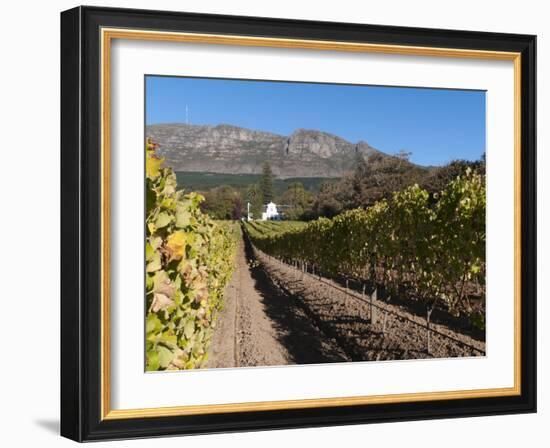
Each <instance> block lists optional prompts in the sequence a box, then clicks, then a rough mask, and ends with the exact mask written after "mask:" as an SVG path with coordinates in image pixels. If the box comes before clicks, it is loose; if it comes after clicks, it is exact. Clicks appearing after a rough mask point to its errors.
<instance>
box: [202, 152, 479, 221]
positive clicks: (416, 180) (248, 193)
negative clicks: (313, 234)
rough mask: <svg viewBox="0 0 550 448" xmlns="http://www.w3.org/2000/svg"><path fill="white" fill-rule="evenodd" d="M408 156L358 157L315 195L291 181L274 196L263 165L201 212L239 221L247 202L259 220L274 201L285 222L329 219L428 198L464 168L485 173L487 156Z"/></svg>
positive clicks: (213, 193)
mask: <svg viewBox="0 0 550 448" xmlns="http://www.w3.org/2000/svg"><path fill="white" fill-rule="evenodd" d="M410 155H411V154H410V153H407V152H404V151H401V152H400V153H398V154H397V155H395V156H388V155H382V154H371V155H370V156H368V157H367V158H363V157H359V156H358V158H357V161H356V163H355V168H354V169H353V171H351V172H349V173H348V174H346V175H345V176H343V177H342V178H339V179H334V180H328V181H326V182H323V183H322V184H321V186H320V188H319V190H318V191H311V190H308V189H306V188H305V187H304V185H303V184H302V183H301V182H293V183H291V184H289V185H288V187H287V189H286V190H285V191H283V192H281V193H279V194H276V193H275V189H274V179H275V176H274V174H273V172H272V170H271V166H270V164H269V162H265V163H264V165H263V169H262V176H261V178H260V180H259V181H258V182H257V183H252V184H250V185H248V187H247V188H245V189H237V188H234V187H231V186H229V185H222V186H219V187H216V188H213V189H211V190H209V191H205V192H203V194H204V196H205V198H206V199H205V201H204V203H203V204H202V209H203V211H204V212H206V213H209V214H210V215H211V216H212V217H214V218H215V219H241V218H242V217H245V216H246V215H247V204H250V212H251V214H252V217H253V218H254V219H257V218H259V217H260V216H261V212H262V209H263V206H264V205H265V204H267V203H268V202H270V201H274V202H275V203H276V204H277V205H278V206H280V209H281V210H283V212H284V217H285V219H289V220H302V221H310V220H314V219H317V218H320V217H327V218H331V217H334V216H336V215H339V214H340V213H343V212H345V211H347V210H353V209H356V208H363V209H366V208H368V207H370V206H372V205H373V204H375V203H376V202H377V201H380V200H382V199H389V198H391V196H392V193H393V192H395V191H401V190H404V189H405V188H407V187H410V186H412V185H419V186H420V187H421V188H422V189H424V190H426V191H427V192H428V194H429V197H430V200H432V201H433V198H434V196H436V195H437V193H438V192H440V191H442V190H443V189H444V188H445V186H446V185H447V184H448V183H449V182H451V181H452V180H453V179H455V178H456V177H457V176H460V175H463V174H464V173H465V172H466V171H467V170H468V169H469V170H470V171H472V172H475V173H477V174H480V175H485V156H484V155H483V156H482V157H481V158H480V159H479V160H477V161H467V160H454V161H451V162H450V163H448V164H446V165H443V166H439V167H422V166H418V165H415V164H413V163H411V162H410V160H409V158H410Z"/></svg>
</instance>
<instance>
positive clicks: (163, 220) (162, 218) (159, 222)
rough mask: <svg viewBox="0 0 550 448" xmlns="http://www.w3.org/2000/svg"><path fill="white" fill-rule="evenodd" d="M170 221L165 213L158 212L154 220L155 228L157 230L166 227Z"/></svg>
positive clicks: (170, 218) (169, 217)
mask: <svg viewBox="0 0 550 448" xmlns="http://www.w3.org/2000/svg"><path fill="white" fill-rule="evenodd" d="M171 221H172V217H171V216H170V215H169V214H168V213H166V212H160V213H159V214H158V216H157V219H156V220H155V226H156V228H157V229H162V228H163V227H166V226H167V225H168V224H170V222H171Z"/></svg>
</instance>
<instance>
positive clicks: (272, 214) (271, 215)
mask: <svg viewBox="0 0 550 448" xmlns="http://www.w3.org/2000/svg"><path fill="white" fill-rule="evenodd" d="M271 219H275V220H278V219H281V216H280V215H279V212H278V211H277V205H276V204H275V203H274V202H270V203H269V204H267V205H266V206H265V212H262V221H267V220H271Z"/></svg>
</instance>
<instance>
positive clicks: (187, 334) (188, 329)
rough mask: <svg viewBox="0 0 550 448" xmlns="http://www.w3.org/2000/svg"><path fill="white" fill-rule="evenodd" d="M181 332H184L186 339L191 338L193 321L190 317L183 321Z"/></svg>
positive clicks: (193, 327)
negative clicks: (183, 325)
mask: <svg viewBox="0 0 550 448" xmlns="http://www.w3.org/2000/svg"><path fill="white" fill-rule="evenodd" d="M183 333H184V334H185V337H186V338H187V339H191V336H193V333H195V322H194V321H193V320H192V319H189V320H188V321H187V322H186V323H185V327H184V328H183Z"/></svg>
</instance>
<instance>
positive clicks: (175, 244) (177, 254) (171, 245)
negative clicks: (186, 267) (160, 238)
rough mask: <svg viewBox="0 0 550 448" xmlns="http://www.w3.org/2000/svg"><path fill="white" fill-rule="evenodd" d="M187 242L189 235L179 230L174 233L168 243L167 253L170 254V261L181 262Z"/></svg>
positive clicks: (166, 246)
mask: <svg viewBox="0 0 550 448" xmlns="http://www.w3.org/2000/svg"><path fill="white" fill-rule="evenodd" d="M186 242H187V234H186V233H185V232H182V231H181V230H178V231H176V232H174V233H172V234H171V235H170V236H169V237H168V239H167V241H166V245H165V248H166V251H167V252H168V260H169V261H172V260H181V259H182V258H183V254H184V251H185V244H186Z"/></svg>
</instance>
